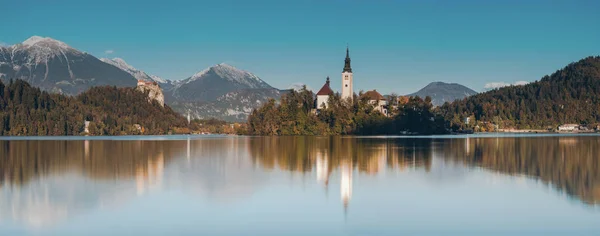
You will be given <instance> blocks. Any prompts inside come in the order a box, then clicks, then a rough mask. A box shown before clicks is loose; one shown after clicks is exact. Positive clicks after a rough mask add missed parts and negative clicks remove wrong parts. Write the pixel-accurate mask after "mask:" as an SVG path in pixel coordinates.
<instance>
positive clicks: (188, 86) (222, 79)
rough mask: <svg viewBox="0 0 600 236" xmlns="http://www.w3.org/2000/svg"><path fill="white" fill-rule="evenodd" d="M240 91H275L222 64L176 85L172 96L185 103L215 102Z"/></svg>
mask: <svg viewBox="0 0 600 236" xmlns="http://www.w3.org/2000/svg"><path fill="white" fill-rule="evenodd" d="M240 89H274V88H273V87H271V85H269V84H267V83H266V82H264V81H263V80H261V79H260V78H259V77H258V76H256V75H254V74H252V73H250V72H247V71H243V70H240V69H237V68H235V67H233V66H230V65H227V64H224V63H221V64H218V65H215V66H212V67H210V68H207V69H205V70H202V71H200V72H198V73H196V74H194V75H192V76H191V77H189V78H187V79H184V80H182V81H178V82H176V83H174V88H173V91H172V95H173V97H174V98H175V99H177V100H184V101H214V100H216V99H217V98H218V97H220V96H222V95H224V94H226V93H229V92H233V91H236V90H240Z"/></svg>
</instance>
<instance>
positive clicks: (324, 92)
mask: <svg viewBox="0 0 600 236" xmlns="http://www.w3.org/2000/svg"><path fill="white" fill-rule="evenodd" d="M330 94H333V90H331V88H330V87H329V78H327V82H325V85H323V87H322V88H321V90H319V92H318V93H317V96H319V95H330Z"/></svg>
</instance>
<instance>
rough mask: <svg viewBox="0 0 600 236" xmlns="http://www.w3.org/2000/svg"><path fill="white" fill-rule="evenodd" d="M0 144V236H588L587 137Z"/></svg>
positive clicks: (594, 216)
mask: <svg viewBox="0 0 600 236" xmlns="http://www.w3.org/2000/svg"><path fill="white" fill-rule="evenodd" d="M53 139H54V138H45V139H42V140H16V139H12V140H10V139H9V140H6V139H5V140H0V235H407V234H408V235H411V234H413V235H425V234H432V235H439V234H453V235H465V234H468V235H515V234H527V235H550V234H554V235H600V172H599V170H600V136H543V135H542V136H536V137H530V136H502V137H494V136H492V135H487V136H470V137H468V138H467V137H452V138H445V137H433V138H405V137H395V138H385V137H369V138H367V137H362V138H361V137H330V138H328V137H225V136H221V137H219V136H215V137H209V138H206V137H187V136H169V137H160V136H154V137H146V138H145V140H137V137H119V138H114V139H113V140H109V139H110V138H106V137H102V138H95V139H93V140H78V139H77V138H60V139H61V140H56V139H54V140H53Z"/></svg>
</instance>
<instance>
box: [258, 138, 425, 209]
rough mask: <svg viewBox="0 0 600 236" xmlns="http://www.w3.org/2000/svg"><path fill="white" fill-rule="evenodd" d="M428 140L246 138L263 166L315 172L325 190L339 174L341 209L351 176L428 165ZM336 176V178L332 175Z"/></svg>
mask: <svg viewBox="0 0 600 236" xmlns="http://www.w3.org/2000/svg"><path fill="white" fill-rule="evenodd" d="M430 143H431V141H430V140H426V139H357V138H344V137H278V138H267V137H260V138H253V139H250V142H249V145H248V147H249V149H250V154H251V158H252V159H253V160H254V162H255V163H257V164H259V165H260V166H262V167H263V168H266V169H273V168H278V169H280V170H286V171H292V172H302V173H305V172H313V171H314V172H315V173H316V180H317V182H318V183H319V184H321V185H322V186H324V188H325V189H326V191H328V187H329V185H330V179H331V177H330V176H331V175H332V174H337V175H339V185H340V198H341V203H342V206H343V208H344V212H346V211H347V210H348V207H349V204H350V201H351V199H352V189H353V178H356V177H357V176H356V175H355V171H356V172H358V174H359V175H358V176H360V175H367V176H376V175H382V174H385V173H386V172H387V171H388V170H389V171H399V172H403V171H408V170H420V169H423V170H425V171H429V169H430V168H431V163H432V161H431V157H432V155H431V153H432V150H431V149H430ZM336 179H337V178H336Z"/></svg>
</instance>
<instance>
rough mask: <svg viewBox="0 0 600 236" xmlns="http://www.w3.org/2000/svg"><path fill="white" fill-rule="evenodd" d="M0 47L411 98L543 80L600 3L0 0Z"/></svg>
mask: <svg viewBox="0 0 600 236" xmlns="http://www.w3.org/2000/svg"><path fill="white" fill-rule="evenodd" d="M0 6H2V8H3V10H2V11H1V12H2V20H0V31H1V32H2V33H0V42H2V43H3V44H8V45H10V44H15V43H19V42H22V41H24V40H25V39H27V38H28V37H30V36H32V35H39V36H44V37H52V38H55V39H58V40H61V41H64V42H65V43H67V44H69V45H71V46H73V47H75V48H77V49H80V50H82V51H86V52H88V53H91V54H93V55H95V56H96V57H109V58H112V57H120V58H123V59H125V60H126V61H127V62H128V63H129V64H131V65H133V66H134V67H136V68H138V69H141V70H144V71H146V72H148V73H150V74H155V75H158V76H161V77H163V78H166V79H172V80H179V79H184V78H187V77H189V76H191V75H192V74H194V73H195V72H197V71H200V70H202V69H204V68H206V67H209V66H211V65H215V64H218V63H221V62H225V63H229V64H231V65H233V66H236V67H238V68H240V69H244V70H247V71H250V72H253V73H254V74H256V75H258V76H259V77H261V78H262V79H263V80H265V81H266V82H268V83H269V84H271V85H273V86H275V87H278V88H287V87H289V86H290V85H291V84H293V83H305V84H307V85H308V86H309V87H312V88H316V89H318V88H320V87H321V86H322V84H323V83H324V81H325V77H326V76H331V78H332V85H333V88H334V90H339V88H340V83H341V82H340V78H341V72H342V68H343V63H344V62H343V60H344V56H345V48H346V44H349V45H350V54H351V57H352V67H353V71H354V80H355V82H354V83H355V85H354V87H355V89H356V90H361V89H362V90H368V89H377V90H378V91H382V92H384V93H389V92H396V93H399V94H406V93H411V92H414V91H416V90H418V89H419V88H421V87H423V86H425V85H426V84H427V83H429V82H433V81H444V82H457V83H461V84H464V85H466V86H468V87H471V88H472V89H475V90H477V91H482V90H484V87H485V85H486V84H489V83H515V82H518V81H534V80H538V79H539V78H541V77H542V76H544V75H546V74H550V73H552V72H554V71H556V70H558V69H560V68H562V67H564V66H565V65H567V64H568V63H570V62H573V61H577V60H579V59H581V58H584V57H586V56H591V55H600V1H595V0H588V1H573V0H571V1H537V0H528V1H512V0H508V1H507V0H503V1H485V0H469V1H466V0H465V1H442V0H439V1H427V0H425V1H423V0H420V1H393V0H373V1H366V0H299V1H293V0H285V1H284V0H251V1H250V0H237V1H232V0H212V1H202V0H196V1H176V0H171V1H151V0H149V1H125V0H119V1H113V0H103V1H81V0H77V1H68V0H61V1H47V0H39V1H31V0H18V1H17V0H0Z"/></svg>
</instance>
